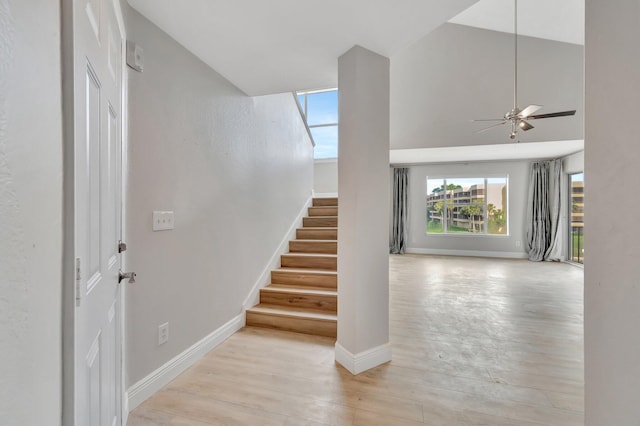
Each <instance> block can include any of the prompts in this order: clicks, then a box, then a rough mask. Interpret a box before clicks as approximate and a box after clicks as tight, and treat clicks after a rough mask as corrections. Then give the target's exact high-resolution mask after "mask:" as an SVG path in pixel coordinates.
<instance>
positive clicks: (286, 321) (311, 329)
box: [247, 311, 338, 337]
mask: <svg viewBox="0 0 640 426" xmlns="http://www.w3.org/2000/svg"><path fill="white" fill-rule="evenodd" d="M247 325H248V326H254V327H266V328H274V329H277V330H285V331H293V332H296V333H304V334H313V335H315V336H326V337H336V336H337V334H338V333H337V329H338V327H337V324H336V322H335V321H325V320H314V319H309V318H291V317H281V316H276V315H268V314H263V313H256V312H251V311H247Z"/></svg>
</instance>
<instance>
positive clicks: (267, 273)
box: [242, 197, 313, 321]
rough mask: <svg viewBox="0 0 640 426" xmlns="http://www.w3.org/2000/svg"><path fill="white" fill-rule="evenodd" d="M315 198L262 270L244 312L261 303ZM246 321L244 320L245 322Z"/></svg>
mask: <svg viewBox="0 0 640 426" xmlns="http://www.w3.org/2000/svg"><path fill="white" fill-rule="evenodd" d="M312 201H313V197H309V198H308V199H307V202H306V203H305V204H304V206H303V207H302V209H301V210H300V212H299V213H298V216H297V217H296V219H295V220H294V221H293V223H292V224H291V227H290V228H289V230H288V231H287V233H286V234H285V235H284V237H283V238H282V241H280V245H278V247H277V248H276V249H275V251H274V252H273V255H272V256H271V258H270V259H269V262H267V265H266V266H265V267H264V269H263V270H262V273H261V274H260V277H258V279H257V280H256V282H255V284H254V285H253V287H252V288H251V291H250V292H249V295H248V296H247V297H246V298H245V299H244V302H242V311H243V312H244V311H246V310H247V309H249V308H251V307H253V306H255V305H257V304H258V302H259V301H260V289H261V288H264V287H266V286H267V285H269V283H270V282H271V271H272V270H274V269H276V268H278V267H279V266H280V255H282V254H284V253H286V252H287V251H289V241H290V240H293V239H295V235H296V229H297V228H299V227H301V226H302V218H303V217H305V216H306V215H307V209H308V208H309V206H311V202H312ZM243 321H244V320H243Z"/></svg>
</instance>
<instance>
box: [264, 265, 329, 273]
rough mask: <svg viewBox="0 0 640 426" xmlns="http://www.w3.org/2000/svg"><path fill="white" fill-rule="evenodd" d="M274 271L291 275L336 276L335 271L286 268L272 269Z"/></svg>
mask: <svg viewBox="0 0 640 426" xmlns="http://www.w3.org/2000/svg"><path fill="white" fill-rule="evenodd" d="M274 271H278V272H284V273H292V274H316V275H338V272H337V271H329V270H327V269H312V268H290V267H286V266H284V267H282V268H276V269H274Z"/></svg>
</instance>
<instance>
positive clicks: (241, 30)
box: [128, 0, 584, 96]
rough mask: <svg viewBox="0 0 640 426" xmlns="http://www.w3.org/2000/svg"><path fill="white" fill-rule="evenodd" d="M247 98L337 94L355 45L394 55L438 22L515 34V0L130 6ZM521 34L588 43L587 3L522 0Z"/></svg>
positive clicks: (162, 1) (135, 0)
mask: <svg viewBox="0 0 640 426" xmlns="http://www.w3.org/2000/svg"><path fill="white" fill-rule="evenodd" d="M128 1H129V3H130V4H131V6H133V7H134V8H135V9H137V10H138V11H139V12H140V13H142V14H143V15H144V16H146V17H147V18H148V19H149V20H151V21H152V22H153V23H155V24H156V25H158V26H159V27H160V28H161V29H162V30H164V31H165V32H167V33H168V34H169V35H170V36H171V37H173V38H174V39H175V40H177V41H178V42H179V43H180V44H182V45H183V46H184V47H186V48H187V49H188V50H190V51H191V52H192V53H193V54H195V55H196V56H198V57H199V58H200V59H201V60H203V61H204V62H205V63H206V64H208V65H209V66H211V67H212V68H213V69H215V70H216V71H218V72H219V73H220V74H222V75H223V76H224V77H225V78H227V79H228V80H230V81H231V82H232V83H234V84H235V85H236V86H237V87H238V88H240V89H241V90H243V91H244V92H245V93H247V94H248V95H251V96H254V95H263V94H270V93H281V92H287V91H294V90H310V89H319V88H328V87H335V86H337V74H338V72H337V58H338V57H339V56H340V55H342V54H343V53H345V52H346V51H347V50H348V49H350V48H351V47H353V46H354V45H360V46H362V47H365V48H367V49H370V50H373V51H375V52H377V53H379V54H381V55H384V56H388V57H392V56H393V55H394V54H396V53H397V52H398V51H400V50H401V49H403V48H405V47H407V46H408V45H410V44H411V43H413V42H415V41H417V40H419V39H420V38H422V37H423V36H424V35H426V34H428V33H429V32H431V31H432V30H434V29H435V28H436V27H438V26H439V25H440V24H442V23H444V22H447V21H448V20H451V21H450V22H453V23H458V24H463V25H469V26H475V27H479V28H486V29H492V30H496V31H504V32H509V31H512V29H513V1H512V0H480V1H478V0H447V1H441V0H440V1H439V0H394V1H389V0H325V1H322V2H318V1H316V2H311V1H308V0H307V1H300V0H268V1H265V0H234V1H222V0H180V1H177V0H128ZM519 16H520V18H519V25H520V29H519V32H520V33H522V34H523V35H529V36H533V37H540V38H547V39H551V40H560V41H565V42H569V43H578V44H580V43H582V42H583V39H584V0H563V1H561V2H558V1H557V0H519Z"/></svg>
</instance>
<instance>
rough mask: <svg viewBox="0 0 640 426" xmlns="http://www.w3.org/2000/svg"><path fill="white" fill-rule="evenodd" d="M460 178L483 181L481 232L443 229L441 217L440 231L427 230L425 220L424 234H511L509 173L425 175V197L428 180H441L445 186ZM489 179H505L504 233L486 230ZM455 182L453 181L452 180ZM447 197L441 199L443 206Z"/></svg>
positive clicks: (486, 235) (482, 235)
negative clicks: (493, 232) (491, 232)
mask: <svg viewBox="0 0 640 426" xmlns="http://www.w3.org/2000/svg"><path fill="white" fill-rule="evenodd" d="M460 179H469V180H470V179H477V180H482V182H483V185H484V186H483V187H484V196H483V204H482V209H483V210H482V211H483V213H482V220H483V226H482V232H449V231H445V229H446V228H447V223H446V220H443V219H441V221H442V228H443V230H442V232H429V230H428V228H429V221H428V220H427V223H426V225H427V226H426V230H425V235H427V236H428V237H431V236H447V237H449V236H456V237H458V236H460V237H469V236H473V237H489V238H494V237H497V238H504V237H510V236H511V229H510V222H511V220H510V219H511V215H510V211H511V207H510V203H511V194H510V190H509V188H510V186H511V185H510V182H509V181H510V179H509V174H507V173H504V174H493V173H492V174H481V175H475V174H474V175H457V174H456V175H445V176H443V175H437V176H426V177H425V197H428V196H429V195H430V193H429V192H428V185H429V181H430V180H431V181H442V184H443V185H445V188H446V186H447V185H448V184H449V183H451V182H452V181H455V180H460ZM490 179H504V181H505V185H506V188H507V190H506V198H507V200H506V203H505V208H506V216H507V218H506V222H505V226H506V231H505V233H504V234H490V233H489V232H488V229H489V217H488V216H489V212H488V205H489V204H490V203H489V202H488V199H489V197H488V181H489V180H490ZM454 183H455V182H454ZM447 199H448V198H447V197H446V195H445V197H444V199H443V201H444V203H445V206H446V204H447ZM426 203H427V201H426V198H425V210H426V208H427V205H426ZM450 204H451V205H455V204H454V203H453V198H452V199H451V203H450ZM445 209H446V207H445ZM428 212H429V210H426V213H428Z"/></svg>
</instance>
